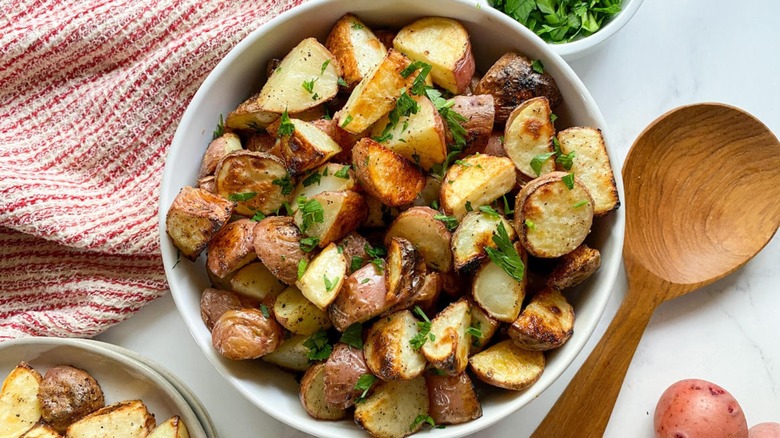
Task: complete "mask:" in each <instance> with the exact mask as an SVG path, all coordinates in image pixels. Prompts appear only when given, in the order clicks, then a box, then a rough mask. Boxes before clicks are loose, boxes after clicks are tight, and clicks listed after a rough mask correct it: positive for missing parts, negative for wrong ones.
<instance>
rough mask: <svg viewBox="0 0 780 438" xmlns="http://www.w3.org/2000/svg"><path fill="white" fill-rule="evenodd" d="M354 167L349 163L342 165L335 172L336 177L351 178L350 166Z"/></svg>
mask: <svg viewBox="0 0 780 438" xmlns="http://www.w3.org/2000/svg"><path fill="white" fill-rule="evenodd" d="M350 167H352V165H351V164H350V165H347V166H344V167H342V168H341V169H339V170H337V171H336V173H334V174H333V176H335V177H336V178H341V179H349V168H350Z"/></svg>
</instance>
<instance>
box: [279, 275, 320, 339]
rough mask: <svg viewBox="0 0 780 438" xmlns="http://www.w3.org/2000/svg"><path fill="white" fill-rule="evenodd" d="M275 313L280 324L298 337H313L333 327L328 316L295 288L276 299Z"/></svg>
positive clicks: (291, 287) (285, 291) (289, 289)
mask: <svg viewBox="0 0 780 438" xmlns="http://www.w3.org/2000/svg"><path fill="white" fill-rule="evenodd" d="M273 311H274V316H276V320H277V321H279V324H281V325H282V326H284V328H286V329H287V330H289V331H291V332H293V333H295V334H296V335H306V336H311V335H312V334H314V333H316V332H317V331H318V330H320V329H328V328H330V325H331V323H330V321H329V320H328V314H327V313H325V311H323V310H320V309H319V308H318V307H317V306H315V305H314V303H312V302H311V301H309V300H307V299H306V297H304V296H303V293H301V291H300V290H299V289H298V288H297V287H295V286H290V287H288V288H287V289H285V290H284V291H283V292H282V293H281V294H279V296H278V297H276V301H275V302H274V309H273Z"/></svg>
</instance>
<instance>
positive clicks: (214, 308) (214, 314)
mask: <svg viewBox="0 0 780 438" xmlns="http://www.w3.org/2000/svg"><path fill="white" fill-rule="evenodd" d="M256 305H257V303H255V302H254V301H252V300H251V299H247V298H243V297H241V296H239V295H238V294H236V293H235V292H231V291H227V290H221V289H214V288H206V289H205V290H204V291H203V294H202V295H201V296H200V317H201V319H203V323H204V324H206V327H207V328H208V329H209V330H211V329H212V328H213V327H214V324H216V323H217V320H218V319H219V317H220V316H222V314H223V313H225V312H227V311H228V310H238V309H244V308H247V307H255V306H256Z"/></svg>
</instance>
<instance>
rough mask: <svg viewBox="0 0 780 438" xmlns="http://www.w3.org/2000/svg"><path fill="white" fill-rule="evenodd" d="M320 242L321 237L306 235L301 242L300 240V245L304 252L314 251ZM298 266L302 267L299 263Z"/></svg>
mask: <svg viewBox="0 0 780 438" xmlns="http://www.w3.org/2000/svg"><path fill="white" fill-rule="evenodd" d="M319 244H320V239H318V238H316V237H304V238H303V239H301V241H300V242H298V246H299V247H300V248H301V251H303V252H312V251H314V248H316V247H317V245H319ZM298 268H300V265H298Z"/></svg>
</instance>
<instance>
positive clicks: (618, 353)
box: [533, 103, 780, 438]
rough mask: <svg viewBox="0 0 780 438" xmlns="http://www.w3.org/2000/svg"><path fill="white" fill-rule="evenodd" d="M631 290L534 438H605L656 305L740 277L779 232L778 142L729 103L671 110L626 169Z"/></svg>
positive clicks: (636, 145)
mask: <svg viewBox="0 0 780 438" xmlns="http://www.w3.org/2000/svg"><path fill="white" fill-rule="evenodd" d="M623 180H624V183H625V192H626V196H625V198H626V199H625V201H626V202H625V204H626V218H627V220H626V234H625V241H624V245H623V260H624V263H625V267H626V276H627V277H628V292H627V294H626V297H625V298H624V300H623V303H622V304H621V306H620V308H619V309H618V311H617V314H616V315H615V318H614V319H613V320H612V323H611V324H610V325H609V327H608V328H607V330H606V333H605V334H604V337H603V338H602V339H601V341H600V342H599V343H598V345H597V346H596V348H595V349H594V350H593V352H592V353H591V355H590V357H588V359H587V360H586V361H585V363H584V364H583V365H582V368H580V370H579V372H577V374H576V375H575V376H574V379H572V381H571V382H570V383H569V386H568V387H567V388H566V390H565V391H564V393H563V395H561V397H560V399H558V401H557V403H555V406H553V408H552V410H550V412H549V413H548V414H547V416H546V417H545V419H544V420H543V421H542V423H541V425H540V426H539V427H538V428H537V429H536V431H535V432H534V434H533V437H538V438H562V437H578V438H579V437H588V438H590V437H601V436H602V435H603V434H604V429H605V428H606V426H607V422H608V421H609V417H610V414H611V413H612V408H613V407H614V405H615V400H616V399H617V396H618V393H619V392H620V387H621V386H622V384H623V379H624V378H625V375H626V371H627V370H628V366H629V364H630V363H631V358H632V357H633V355H634V352H635V351H636V347H637V345H638V344H639V340H640V339H641V337H642V333H643V332H644V330H645V327H646V326H647V323H648V321H649V320H650V317H651V316H652V314H653V311H654V310H655V308H656V307H657V306H658V305H659V304H661V303H662V302H663V301H666V300H669V299H672V298H676V297H678V296H681V295H684V294H686V293H688V292H691V291H693V290H696V289H698V288H700V287H702V286H704V285H707V284H710V283H712V282H714V281H716V280H718V279H720V278H723V277H725V276H726V275H728V274H730V273H732V272H734V271H735V270H737V269H738V268H739V267H741V266H742V265H744V264H745V263H746V262H747V261H748V260H750V259H751V258H752V257H753V256H754V255H756V254H757V253H758V252H759V251H760V250H761V249H762V248H763V247H764V246H765V245H766V244H767V243H768V242H769V240H770V239H771V238H772V236H773V235H774V234H775V232H776V231H777V228H778V225H780V195H778V193H780V143H778V140H777V138H776V137H775V136H774V135H773V134H772V133H771V132H770V131H769V129H768V128H767V127H766V126H764V124H762V123H761V122H760V121H758V120H757V119H755V118H754V117H753V116H751V115H749V114H746V113H745V112H743V111H741V110H739V109H737V108H734V107H730V106H726V105H722V104H709V103H708V104H698V105H691V106H685V107H681V108H677V109H674V110H672V111H670V112H668V113H666V114H664V115H662V116H661V117H659V118H658V119H657V120H656V121H654V122H653V123H652V124H651V125H650V126H649V127H647V128H646V129H645V131H644V132H642V134H640V136H639V138H638V139H637V140H636V142H635V143H634V145H633V146H632V148H631V150H630V151H629V153H628V157H627V158H626V162H625V165H624V166H623Z"/></svg>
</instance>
